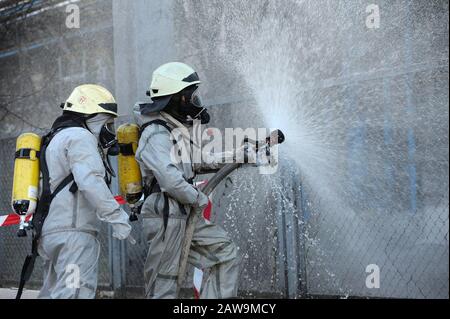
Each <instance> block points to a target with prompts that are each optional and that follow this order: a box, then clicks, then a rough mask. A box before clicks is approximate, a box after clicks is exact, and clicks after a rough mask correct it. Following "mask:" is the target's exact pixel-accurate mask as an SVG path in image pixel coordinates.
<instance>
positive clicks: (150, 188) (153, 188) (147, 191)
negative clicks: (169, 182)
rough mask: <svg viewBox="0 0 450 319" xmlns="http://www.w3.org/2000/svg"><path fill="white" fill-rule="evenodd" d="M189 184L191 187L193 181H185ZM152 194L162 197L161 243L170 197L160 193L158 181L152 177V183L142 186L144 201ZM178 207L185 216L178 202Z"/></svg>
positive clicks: (167, 217)
mask: <svg viewBox="0 0 450 319" xmlns="http://www.w3.org/2000/svg"><path fill="white" fill-rule="evenodd" d="M186 181H187V182H188V183H189V184H191V185H193V184H194V179H193V178H191V179H188V180H186ZM154 193H162V194H163V196H164V208H163V224H164V233H163V241H164V239H165V236H166V230H167V224H168V222H169V212H170V211H169V208H170V206H169V197H170V195H169V194H167V193H166V192H162V191H161V187H160V186H159V184H158V181H157V180H156V177H153V180H152V182H151V183H150V185H147V184H145V185H144V199H147V197H149V196H150V195H151V194H154ZM177 203H178V207H179V208H180V211H181V213H182V214H183V215H187V212H186V209H185V208H184V205H183V204H181V203H180V202H178V201H177Z"/></svg>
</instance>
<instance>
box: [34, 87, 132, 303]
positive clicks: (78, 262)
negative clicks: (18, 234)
mask: <svg viewBox="0 0 450 319" xmlns="http://www.w3.org/2000/svg"><path fill="white" fill-rule="evenodd" d="M62 107H63V110H64V111H63V115H62V116H60V117H59V118H58V119H57V120H56V121H55V123H54V124H53V127H52V132H53V133H51V134H52V139H51V141H50V143H49V144H48V146H47V149H46V152H45V154H44V156H45V159H46V163H47V167H48V174H49V180H50V188H51V191H52V192H54V191H55V188H57V187H58V185H60V184H61V183H62V181H63V180H64V179H66V178H67V177H68V176H71V178H72V179H73V183H70V184H68V185H67V186H66V187H64V188H63V189H62V190H60V191H59V192H58V194H57V195H56V197H55V198H54V199H53V200H52V202H51V205H50V208H49V212H48V215H47V217H46V218H45V221H44V223H43V226H42V232H41V239H40V241H39V246H38V251H39V255H40V256H42V258H43V260H44V284H43V287H42V289H41V291H40V294H39V297H40V298H46V299H48V298H51V299H74V298H75V299H78V298H79V299H91V298H95V292H96V287H97V271H98V257H99V254H100V244H99V241H98V239H97V236H98V233H99V226H100V225H99V224H100V221H103V222H107V223H109V224H110V225H111V226H112V230H113V236H114V237H115V238H118V239H120V240H123V239H126V238H127V237H128V236H129V234H130V231H131V226H130V225H129V223H128V215H127V214H126V212H125V211H124V210H122V209H121V208H120V206H119V205H118V203H117V202H116V201H115V199H114V197H113V195H112V193H111V191H110V189H109V188H108V185H107V178H106V177H107V176H108V173H107V172H106V171H109V172H111V171H110V167H109V165H108V163H109V162H108V160H107V152H109V153H110V154H113V153H114V151H113V150H114V145H115V135H114V134H115V133H114V132H115V131H114V118H116V117H117V104H116V102H115V100H114V97H113V96H112V94H111V93H110V92H109V91H108V90H106V89H105V88H103V87H101V86H98V85H81V86H79V87H77V88H75V90H74V91H73V93H72V94H71V95H70V97H69V98H68V99H67V101H66V103H65V104H64V105H63V106H62ZM105 170H106V171H105Z"/></svg>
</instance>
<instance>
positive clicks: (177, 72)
mask: <svg viewBox="0 0 450 319" xmlns="http://www.w3.org/2000/svg"><path fill="white" fill-rule="evenodd" d="M200 83H201V82H200V79H199V77H198V74H197V72H195V70H194V69H193V68H191V67H190V66H189V65H187V64H184V63H181V62H170V63H166V64H164V65H161V66H160V67H159V68H157V69H156V70H155V71H154V72H153V78H152V83H151V85H150V90H149V91H147V95H148V96H150V97H151V98H152V101H153V103H151V104H148V105H147V109H146V110H145V113H152V112H158V111H162V110H163V109H164V108H165V107H166V106H167V104H168V103H169V101H170V99H171V97H172V96H173V95H174V94H177V93H180V92H181V91H183V90H184V89H186V88H187V87H190V86H194V85H199V84H200Z"/></svg>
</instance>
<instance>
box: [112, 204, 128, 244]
mask: <svg viewBox="0 0 450 319" xmlns="http://www.w3.org/2000/svg"><path fill="white" fill-rule="evenodd" d="M120 213H121V216H123V218H121V221H118V222H116V223H111V226H112V229H113V234H112V235H113V237H114V238H117V239H119V240H124V239H127V238H128V236H130V233H131V225H130V224H129V223H128V214H127V213H126V212H125V211H124V210H123V209H122V208H120Z"/></svg>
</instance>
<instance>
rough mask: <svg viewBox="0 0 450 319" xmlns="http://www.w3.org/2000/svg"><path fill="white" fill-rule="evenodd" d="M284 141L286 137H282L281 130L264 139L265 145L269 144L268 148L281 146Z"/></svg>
mask: <svg viewBox="0 0 450 319" xmlns="http://www.w3.org/2000/svg"><path fill="white" fill-rule="evenodd" d="M285 140H286V137H285V136H284V133H283V132H282V131H281V130H275V131H273V132H272V133H270V135H269V136H268V137H267V139H266V143H267V144H269V146H273V145H277V144H283V143H284V141H285Z"/></svg>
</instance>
